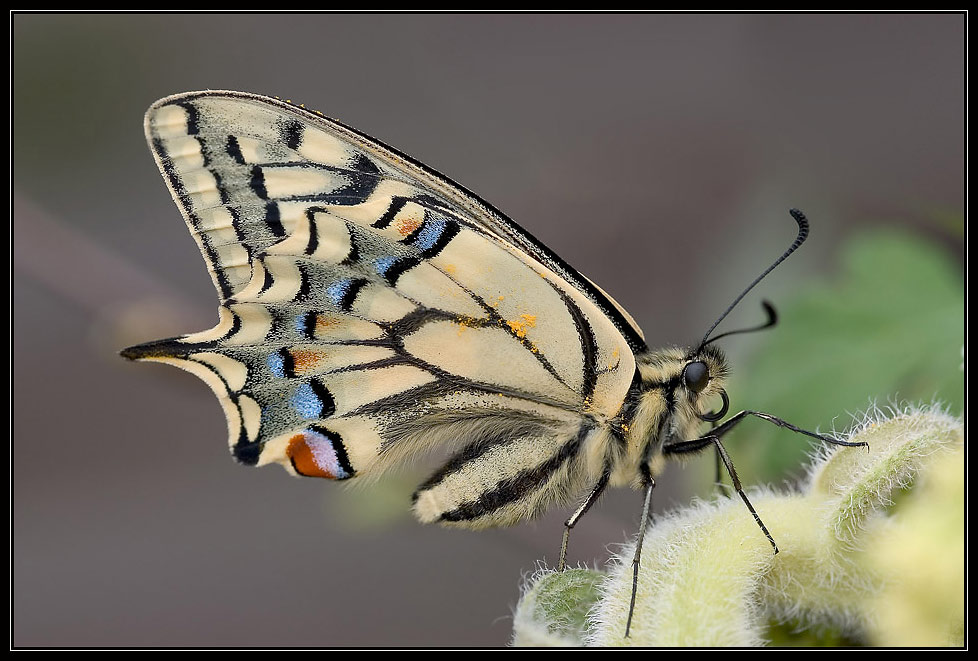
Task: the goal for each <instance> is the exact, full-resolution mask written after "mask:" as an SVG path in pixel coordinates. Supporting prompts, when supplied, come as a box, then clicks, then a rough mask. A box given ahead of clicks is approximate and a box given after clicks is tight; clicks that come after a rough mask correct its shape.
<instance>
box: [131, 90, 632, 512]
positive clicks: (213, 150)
mask: <svg viewBox="0 0 978 661" xmlns="http://www.w3.org/2000/svg"><path fill="white" fill-rule="evenodd" d="M146 132H147V137H148V139H149V141H150V144H151V146H152V149H153V151H154V154H155V156H156V158H157V162H158V164H159V165H160V168H161V171H162V172H163V174H164V177H165V178H166V180H167V183H168V185H169V187H170V189H171V192H172V193H173V196H174V199H175V200H176V201H177V203H178V205H179V206H180V207H181V210H182V212H183V215H184V217H185V220H186V221H187V224H188V226H189V227H190V230H191V233H192V234H193V235H194V237H195V239H196V240H197V242H198V245H199V247H200V249H201V253H202V254H203V256H204V258H205V260H206V262H207V265H208V269H209V271H210V273H211V276H212V278H213V280H214V283H215V287H216V288H217V290H218V294H219V296H220V298H221V308H220V320H219V323H218V325H217V326H216V327H215V328H214V329H212V330H210V331H204V332H202V333H196V334H192V335H187V336H183V337H180V338H174V339H172V340H163V341H159V342H154V343H149V344H146V345H141V346H139V347H134V348H132V349H129V350H127V351H126V352H124V354H125V355H127V356H128V357H130V358H136V359H144V360H158V361H162V362H167V363H171V364H175V365H177V366H180V367H183V368H184V369H189V370H190V371H192V372H194V373H195V374H197V375H199V376H200V377H201V378H202V379H204V380H205V382H207V383H208V385H209V386H210V387H211V388H212V389H213V390H214V391H215V393H216V394H217V396H218V398H219V399H220V400H221V403H222V406H223V408H224V411H225V414H226V416H227V418H228V428H229V436H230V444H231V447H232V452H233V453H234V455H235V457H236V458H238V459H239V460H240V461H242V462H245V463H249V464H259V465H260V464H266V463H272V462H278V463H282V464H283V465H285V466H286V467H287V468H289V469H290V470H291V471H292V472H295V473H298V474H302V475H311V476H318V477H328V478H333V479H346V478H350V477H353V476H355V475H371V474H373V475H376V474H379V473H380V472H382V471H383V470H384V469H386V468H389V467H391V466H395V465H397V464H398V463H399V462H400V461H402V460H404V459H406V458H410V457H412V456H415V455H417V454H419V453H422V452H425V451H427V450H429V449H434V448H443V447H447V448H450V449H452V448H453V449H454V452H455V454H454V456H453V457H452V458H451V459H450V460H449V462H448V463H447V464H446V465H445V466H444V467H443V468H442V469H441V470H440V471H438V472H436V473H435V475H434V476H433V477H432V478H431V480H429V481H428V482H426V483H425V485H423V486H422V487H421V488H420V489H419V492H418V494H417V497H416V502H415V511H416V513H417V514H418V516H419V517H420V518H422V520H441V521H443V522H447V523H458V524H460V525H471V526H473V527H481V526H485V525H501V524H504V523H512V522H515V521H518V520H521V519H523V518H526V517H527V516H530V515H532V514H533V513H535V512H537V511H539V510H540V509H541V508H543V507H544V506H545V505H547V504H549V503H550V502H552V501H555V500H560V499H563V498H565V497H567V496H568V495H570V492H573V491H575V490H579V489H580V488H583V487H586V486H588V485H587V484H584V482H586V481H587V480H591V479H593V473H594V469H593V467H592V468H591V469H587V470H585V469H583V468H581V465H582V464H580V462H581V461H583V459H580V457H583V456H585V455H586V454H587V453H586V452H584V451H583V448H584V446H585V445H586V444H587V442H588V438H589V434H592V433H594V432H595V430H598V429H599V428H600V427H601V425H602V424H605V423H606V421H607V420H608V419H610V418H612V417H614V416H616V415H617V414H618V413H619V410H620V409H621V407H622V404H623V401H624V399H625V395H626V392H627V391H628V388H629V385H630V383H631V380H632V376H633V374H634V372H635V362H634V355H633V348H634V347H635V346H637V345H636V342H641V339H640V331H638V329H637V327H635V326H634V324H633V323H632V322H630V320H627V319H625V318H624V317H623V316H622V314H623V313H622V312H620V308H618V307H617V304H615V303H614V302H613V301H612V300H611V299H610V298H608V297H606V296H604V295H603V294H602V293H601V292H600V290H597V288H596V287H595V286H594V285H592V284H590V282H589V281H587V280H586V278H583V276H580V275H579V274H577V273H576V272H574V271H573V270H572V269H570V267H568V266H566V265H565V264H564V263H563V262H561V261H559V258H556V257H555V256H553V255H552V254H551V253H550V252H549V251H547V250H546V249H545V248H544V247H542V244H539V242H537V241H536V240H535V239H533V238H532V237H530V236H529V235H528V234H526V233H525V232H523V231H522V230H520V229H519V228H518V227H517V226H516V225H515V224H513V223H512V222H511V221H508V219H505V217H503V216H501V214H499V213H498V212H496V211H495V210H493V209H492V208H491V207H488V205H486V204H485V203H484V202H482V201H481V200H479V199H478V198H476V197H475V196H474V195H472V194H471V193H469V192H468V191H466V190H465V189H462V188H461V187H459V186H457V185H455V184H453V183H452V182H450V181H449V180H447V179H445V178H443V177H441V176H440V175H437V173H434V172H433V171H430V170H428V169H427V168H425V167H424V166H421V165H420V164H418V163H416V162H414V161H411V160H410V159H408V158H407V157H404V156H402V155H400V154H398V153H397V152H394V151H393V150H391V149H389V148H387V147H385V146H383V145H381V144H380V143H377V142H375V141H372V140H371V139H369V138H367V137H366V136H363V135H361V134H359V133H356V132H355V131H352V130H351V129H348V128H346V127H344V126H342V125H340V124H338V123H335V122H332V121H331V120H327V119H325V118H323V117H321V116H319V115H317V114H315V113H312V112H310V111H307V110H303V109H300V108H296V107H294V106H291V105H288V104H286V103H283V102H280V101H276V100H273V99H266V98H264V97H257V96H253V95H246V94H240V93H232V92H205V93H192V94H186V95H179V96H176V97H169V98H167V99H163V100H162V101H160V102H157V104H154V106H153V107H152V108H151V109H150V111H149V112H148V114H147V118H146ZM592 463H593V462H592ZM513 493H518V494H522V495H521V496H519V497H514V496H513V495H512V494H513ZM517 501H519V502H517Z"/></svg>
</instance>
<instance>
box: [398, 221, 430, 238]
mask: <svg viewBox="0 0 978 661" xmlns="http://www.w3.org/2000/svg"><path fill="white" fill-rule="evenodd" d="M422 222H424V221H423V219H420V218H401V219H399V220H395V221H394V229H396V230H397V231H398V233H399V234H400V235H401V236H407V235H408V234H410V233H411V232H413V231H414V230H416V229H418V228H419V227H421V223H422Z"/></svg>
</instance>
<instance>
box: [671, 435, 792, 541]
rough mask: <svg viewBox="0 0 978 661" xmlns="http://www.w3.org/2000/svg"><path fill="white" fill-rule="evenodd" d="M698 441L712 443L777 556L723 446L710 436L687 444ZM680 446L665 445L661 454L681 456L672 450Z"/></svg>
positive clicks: (679, 451)
mask: <svg viewBox="0 0 978 661" xmlns="http://www.w3.org/2000/svg"><path fill="white" fill-rule="evenodd" d="M698 441H707V442H712V443H713V444H714V445H715V446H716V450H717V457H718V459H719V461H722V462H723V465H724V467H725V468H726V469H727V474H728V475H730V481H731V482H733V488H734V490H736V491H737V493H738V494H740V497H741V499H742V500H743V501H744V504H745V505H747V509H748V510H750V513H751V514H752V515H753V517H754V521H756V522H757V525H758V526H759V527H760V529H761V532H763V533H764V536H765V537H767V541H769V542H771V546H772V548H774V554H775V555H777V554H778V545H777V543H776V542H775V541H774V538H773V537H772V536H771V533H770V532H768V529H767V526H766V525H764V522H763V521H761V517H760V516H759V515H758V514H757V510H755V509H754V505H753V504H752V503H751V502H750V499H749V498H748V497H747V494H746V493H744V489H743V486H742V485H741V484H740V477H738V476H737V470H736V469H735V468H734V465H733V462H732V461H731V460H730V455H728V454H727V450H726V448H724V447H723V444H722V443H721V442H720V438H719V437H718V436H714V435H711V436H706V437H704V438H701V439H697V440H696V441H687V443H697V442H698ZM682 445H685V443H676V444H674V445H673V446H669V445H667V446H665V447H663V448H662V453H663V454H677V453H679V454H681V453H682V452H683V450H678V452H677V450H676V449H674V448H675V446H682ZM701 447H703V446H702V445H699V446H696V447H695V448H694V449H699V448H701ZM670 448H673V449H670ZM686 451H687V452H689V451H692V450H686Z"/></svg>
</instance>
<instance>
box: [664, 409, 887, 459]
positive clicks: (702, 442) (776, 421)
mask: <svg viewBox="0 0 978 661" xmlns="http://www.w3.org/2000/svg"><path fill="white" fill-rule="evenodd" d="M749 415H753V416H756V417H758V418H760V419H761V420H767V421H768V422H770V423H771V424H773V425H777V426H778V427H784V428H785V429H788V430H790V431H793V432H795V433H797V434H804V435H805V436H810V437H812V438H816V439H818V440H820V441H824V442H825V443H831V444H832V445H843V446H846V447H863V446H865V447H869V444H868V443H866V442H859V443H852V442H850V441H842V440H839V439H837V438H833V437H831V436H825V435H823V434H816V433H815V432H810V431H807V430H805V429H802V428H801V427H796V426H795V425H793V424H791V423H790V422H787V421H785V420H782V419H781V418H776V417H774V416H773V415H770V414H768V413H761V412H760V411H741V412H740V413H737V414H736V415H733V416H731V417H730V418H728V419H727V421H726V422H724V423H723V424H722V425H720V426H718V427H716V428H715V429H713V430H712V431H711V432H710V436H716V437H717V438H722V437H723V436H724V435H725V434H726V433H727V432H729V431H730V430H731V429H733V428H734V427H736V426H737V425H738V424H739V423H741V422H743V420H744V419H745V418H746V417H747V416H749ZM710 436H704V437H703V438H700V439H696V440H692V441H680V442H679V443H674V444H672V445H669V446H666V447H673V448H677V447H678V446H685V445H687V444H689V445H693V444H698V445H697V446H696V447H691V448H690V449H689V450H682V449H679V450H674V452H675V451H678V452H685V451H694V450H698V449H699V448H701V447H704V446H706V445H709V444H710V443H711V442H712V441H711V440H710Z"/></svg>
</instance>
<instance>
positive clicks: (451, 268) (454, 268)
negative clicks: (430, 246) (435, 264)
mask: <svg viewBox="0 0 978 661" xmlns="http://www.w3.org/2000/svg"><path fill="white" fill-rule="evenodd" d="M443 268H444V269H445V273H448V274H450V275H455V271H457V270H458V267H457V266H455V265H454V264H445V266H444V267H443Z"/></svg>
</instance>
